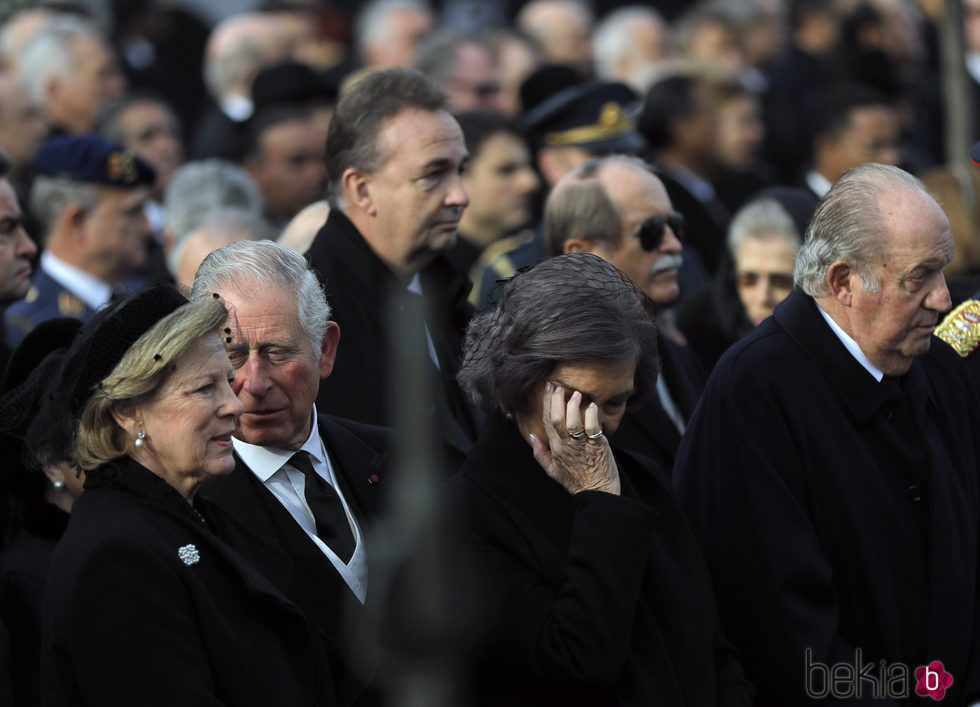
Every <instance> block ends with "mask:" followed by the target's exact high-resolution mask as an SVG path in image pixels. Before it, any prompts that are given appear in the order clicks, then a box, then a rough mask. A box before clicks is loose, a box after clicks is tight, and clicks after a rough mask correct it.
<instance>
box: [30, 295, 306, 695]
mask: <svg viewBox="0 0 980 707" xmlns="http://www.w3.org/2000/svg"><path fill="white" fill-rule="evenodd" d="M226 316H227V311H226V309H225V306H224V304H222V302H221V301H220V300H217V299H214V300H208V301H206V302H198V303H193V304H190V303H188V302H187V300H186V299H185V298H184V297H183V296H182V295H180V294H179V293H178V292H177V291H176V290H174V289H172V288H168V287H156V288H151V289H149V290H144V291H142V292H140V293H137V294H136V295H133V296H131V297H130V298H128V299H126V300H124V301H122V302H121V303H119V304H116V305H114V306H111V307H110V308H107V309H105V310H102V311H101V312H100V313H98V314H97V315H96V317H95V318H93V319H92V320H91V321H90V322H88V323H87V324H86V325H85V326H84V327H83V328H82V330H81V331H80V332H79V334H78V336H77V337H76V339H75V341H74V343H73V344H72V346H71V348H70V349H69V350H68V351H67V353H66V354H65V356H64V361H63V364H62V365H61V367H60V368H59V371H58V384H57V385H56V386H54V389H55V390H57V391H59V393H60V394H59V395H56V396H51V398H50V399H49V400H46V401H45V405H43V406H42V410H41V413H40V418H41V419H42V420H47V421H48V422H50V424H52V425H57V424H68V425H71V429H72V430H73V432H74V435H73V445H72V447H71V452H70V461H71V462H72V463H74V464H76V465H77V466H78V467H80V468H81V469H83V470H84V471H85V472H86V474H87V477H86V482H85V492H84V493H83V494H82V495H81V497H80V498H79V499H78V500H77V501H76V502H75V504H74V506H73V507H72V513H71V520H70V521H69V524H68V528H67V530H66V531H65V534H64V535H63V537H62V539H61V542H60V543H59V545H58V548H57V550H56V551H55V555H54V559H53V561H52V565H51V570H50V575H49V578H48V589H47V593H46V595H45V600H44V608H43V655H42V686H43V688H42V689H43V692H44V703H45V704H49V705H99V706H100V707H102V706H104V705H134V704H139V705H161V706H163V705H168V706H169V705H217V704H233V705H255V706H256V707H258V706H259V705H270V704H289V705H294V704H295V705H306V704H313V703H314V696H313V694H312V693H313V690H314V688H313V684H314V679H315V678H314V670H315V667H314V666H315V665H316V660H315V657H314V655H313V648H312V646H311V636H310V631H309V627H308V625H307V623H306V621H305V619H304V618H303V617H302V615H301V614H300V613H299V612H298V610H297V609H296V608H295V606H294V605H292V604H291V603H290V602H289V601H288V600H287V599H286V598H285V597H284V596H282V595H281V594H280V593H279V592H278V591H277V590H276V589H274V588H273V585H272V583H271V582H269V581H267V580H266V579H265V578H264V577H263V576H262V575H261V574H260V573H259V571H258V570H257V569H256V563H259V562H264V563H265V564H264V567H265V571H266V572H268V571H269V567H273V568H274V567H276V566H279V567H282V563H281V562H279V564H278V565H277V564H276V562H277V561H278V560H277V558H276V556H275V551H274V550H273V549H272V548H271V546H268V545H266V544H265V543H264V542H263V541H262V540H261V539H259V538H257V537H255V536H253V535H252V534H251V533H250V532H249V531H248V530H247V529H246V528H244V527H241V526H240V525H239V524H238V523H237V522H235V520H234V519H233V518H230V517H228V516H225V515H223V514H221V513H220V511H219V509H216V508H214V507H212V506H209V505H208V504H207V503H206V502H205V501H204V500H203V499H201V498H199V497H198V496H197V490H198V488H199V486H200V485H201V483H202V482H204V481H205V480H206V479H208V478H210V477H212V476H214V475H217V474H226V473H228V472H230V471H231V470H232V469H233V468H234V464H235V461H234V458H233V456H232V444H231V435H232V433H233V432H234V429H235V421H236V420H237V418H238V416H239V415H240V414H241V412H242V406H241V403H239V401H238V399H237V398H236V397H235V395H234V393H233V392H232V390H231V387H230V385H229V379H230V378H231V377H232V370H231V365H230V363H229V361H228V356H227V354H226V353H225V349H224V342H223V337H225V336H227V331H228V330H226V331H225V333H222V327H224V322H225V318H226ZM286 567H287V569H288V563H287V564H286Z"/></svg>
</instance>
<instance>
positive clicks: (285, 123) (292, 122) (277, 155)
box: [242, 105, 326, 229]
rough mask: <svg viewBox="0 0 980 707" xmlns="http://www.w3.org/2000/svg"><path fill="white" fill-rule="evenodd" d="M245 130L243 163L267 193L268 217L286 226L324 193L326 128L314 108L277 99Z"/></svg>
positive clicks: (260, 112) (264, 198) (281, 225)
mask: <svg viewBox="0 0 980 707" xmlns="http://www.w3.org/2000/svg"><path fill="white" fill-rule="evenodd" d="M245 135H246V138H245V143H244V146H245V152H244V157H243V162H242V163H243V165H244V167H245V169H246V170H247V171H248V173H249V174H250V175H251V176H252V179H254V180H255V184H256V185H257V186H258V187H259V191H260V192H261V193H262V199H263V201H264V202H265V217H266V219H267V220H268V221H269V222H270V223H272V224H273V225H274V226H275V227H276V228H277V229H282V228H283V227H284V226H285V225H286V224H287V223H289V220H290V219H291V218H292V217H293V216H295V215H296V214H298V213H299V212H300V211H301V210H302V209H303V207H305V206H308V205H309V204H312V203H313V202H314V201H317V200H318V199H321V198H323V194H324V189H325V188H326V172H325V170H324V166H323V150H324V144H325V141H324V134H323V130H322V128H321V126H320V125H319V124H318V123H317V121H316V119H315V117H314V114H313V113H312V112H311V111H310V110H308V109H304V108H296V107H292V106H289V105H273V106H270V107H268V108H263V109H262V110H260V111H259V112H258V113H256V114H255V115H254V116H252V118H251V119H249V121H248V124H247V129H246V132H245Z"/></svg>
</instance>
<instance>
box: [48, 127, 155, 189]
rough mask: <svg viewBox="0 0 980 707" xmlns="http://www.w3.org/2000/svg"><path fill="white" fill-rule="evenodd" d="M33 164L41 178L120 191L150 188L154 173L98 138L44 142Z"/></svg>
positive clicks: (127, 152)
mask: <svg viewBox="0 0 980 707" xmlns="http://www.w3.org/2000/svg"><path fill="white" fill-rule="evenodd" d="M34 164H35V166H36V167H37V170H38V172H39V173H40V174H44V175H47V176H49V177H66V178H68V179H75V180H78V181H80V182H91V183H93V184H102V185H105V186H108V187H117V188H120V189H134V188H136V187H140V186H149V185H152V184H153V182H154V181H155V180H156V171H154V169H153V167H151V166H150V165H149V164H147V163H146V162H144V161H143V160H141V159H140V158H139V157H137V156H136V153H134V152H133V151H132V150H130V149H128V148H127V147H124V146H123V145H120V144H118V143H114V142H106V141H105V140H103V139H102V138H101V137H99V136H98V135H56V136H55V137H52V138H51V139H49V140H48V141H47V142H45V143H44V144H43V145H42V146H41V149H40V150H39V151H38V153H37V157H36V158H35V160H34Z"/></svg>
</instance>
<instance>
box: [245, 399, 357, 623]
mask: <svg viewBox="0 0 980 707" xmlns="http://www.w3.org/2000/svg"><path fill="white" fill-rule="evenodd" d="M313 420H314V424H313V425H312V430H311V431H310V436H309V437H308V438H307V440H306V443H305V444H304V445H303V446H302V447H300V449H299V450H288V449H279V448H277V447H260V446H257V445H254V444H249V443H247V442H243V441H241V440H240V439H237V438H232V442H233V444H234V445H235V451H236V452H238V456H239V457H241V459H242V461H243V462H245V464H246V465H247V466H248V468H249V469H251V470H252V473H253V474H255V476H256V477H257V478H258V479H259V481H261V482H262V483H263V485H264V486H265V487H266V488H267V489H269V491H271V492H272V495H274V496H275V497H276V498H277V499H278V500H279V502H280V503H281V504H282V505H283V507H285V509H286V510H287V511H289V514H290V515H291V516H292V517H293V519H294V520H295V521H296V522H297V523H298V524H299V526H300V527H301V528H302V529H303V530H304V531H305V532H306V534H307V535H308V536H310V539H311V540H312V541H313V542H314V543H316V546H317V547H318V548H320V551H321V552H322V553H323V554H324V555H325V556H326V558H327V559H328V560H330V563H331V564H332V565H333V566H334V567H335V568H336V570H337V572H339V573H340V576H341V577H343V578H344V581H345V582H347V586H348V587H350V589H351V591H352V592H354V595H355V596H356V597H357V599H358V600H359V601H360V602H361V603H362V604H363V603H364V599H365V597H366V596H367V556H366V555H365V552H364V543H363V542H362V538H361V529H360V527H359V526H358V523H357V519H356V518H355V517H354V514H353V512H352V511H351V508H350V505H349V504H348V503H347V499H346V498H344V492H343V490H342V489H341V488H340V485H339V484H338V483H337V476H336V474H335V473H334V469H333V465H332V464H331V463H330V456H329V455H328V454H327V453H326V448H325V447H324V446H323V440H321V439H320V431H319V429H318V427H317V425H316V423H315V421H316V411H315V410H314V412H313ZM300 450H302V451H304V452H308V453H309V455H310V457H311V461H312V462H313V470H314V471H315V472H316V473H317V474H318V475H319V476H320V478H322V479H323V480H324V481H326V482H327V483H328V484H330V485H331V486H332V487H333V488H334V490H335V491H336V492H337V495H338V496H339V497H340V501H341V503H343V504H344V511H345V512H346V513H347V522H348V523H350V527H351V532H352V533H353V534H354V554H353V555H351V558H350V561H349V562H346V563H345V562H344V561H343V560H342V559H341V558H340V557H338V556H337V554H336V553H335V552H334V551H333V550H331V549H330V547H329V546H328V545H327V544H326V543H325V542H323V541H322V540H321V539H320V538H319V537H317V534H316V520H315V519H314V518H313V511H311V510H310V506H309V504H307V502H306V494H305V488H306V477H305V476H304V475H303V472H302V471H300V470H299V469H296V468H295V467H293V466H292V464H290V463H289V459H290V458H291V457H292V456H293V455H294V454H295V453H296V452H297V451H300Z"/></svg>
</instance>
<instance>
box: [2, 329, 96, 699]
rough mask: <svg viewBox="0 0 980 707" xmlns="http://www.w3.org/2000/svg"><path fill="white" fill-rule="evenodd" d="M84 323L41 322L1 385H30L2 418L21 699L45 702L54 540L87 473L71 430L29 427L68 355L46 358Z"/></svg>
mask: <svg viewBox="0 0 980 707" xmlns="http://www.w3.org/2000/svg"><path fill="white" fill-rule="evenodd" d="M81 325H82V323H81V322H80V321H78V320H77V319H71V318H58V319H49V320H48V321H46V322H42V323H41V324H40V325H38V326H37V327H36V328H35V329H34V330H33V331H31V333H30V334H28V335H27V337H25V339H24V341H23V342H21V344H20V346H18V347H17V350H16V351H15V352H14V355H13V357H12V359H11V363H10V368H9V369H8V371H7V375H6V376H5V378H4V379H3V385H2V388H0V393H8V392H10V391H11V390H13V389H15V388H17V386H19V385H21V384H25V388H24V394H23V395H22V396H21V397H20V399H21V402H22V403H23V406H22V407H20V409H19V410H15V409H14V408H12V407H9V406H8V407H6V408H5V411H6V414H7V417H6V419H5V420H4V421H3V422H2V423H0V427H2V431H0V444H2V445H3V448H4V452H5V457H4V458H5V459H6V462H5V465H9V466H8V467H7V468H8V469H9V470H10V474H11V476H12V482H13V485H12V486H13V487H12V491H13V493H12V498H11V502H12V503H11V506H12V515H11V520H10V528H9V531H8V540H7V544H6V546H5V548H4V550H3V552H2V553H0V583H2V584H0V619H2V620H3V623H4V624H6V626H7V630H8V631H9V633H10V640H11V643H12V645H13V646H14V647H15V649H16V650H14V651H12V653H11V662H10V673H11V675H12V676H13V678H14V680H13V683H12V684H13V689H14V695H15V697H16V700H17V702H16V704H18V705H39V704H41V677H40V665H41V600H42V598H43V596H44V587H45V585H46V584H47V578H48V569H49V568H50V566H51V558H52V556H53V555H54V549H55V546H56V545H57V544H58V540H60V539H61V536H62V534H63V533H64V532H65V528H66V527H67V525H68V518H69V513H71V507H72V504H73V503H74V502H75V499H77V498H78V497H79V496H80V495H81V493H82V483H83V482H84V481H85V475H84V474H83V473H81V472H80V471H79V470H78V469H77V468H75V467H73V466H72V465H71V463H69V462H68V461H66V459H67V458H68V449H67V445H68V442H69V441H70V437H69V435H68V434H67V432H65V433H64V434H62V435H60V436H59V435H58V433H57V431H56V430H34V431H29V427H30V424H31V422H32V421H33V418H34V415H36V413H37V410H38V408H39V406H40V404H41V400H42V397H43V396H44V395H47V394H48V393H47V392H46V390H45V385H46V384H48V383H50V380H51V379H52V377H53V375H54V373H55V370H56V366H57V365H58V364H59V363H60V361H61V358H60V356H61V354H57V355H55V356H53V357H52V360H50V361H45V357H46V356H47V355H48V354H49V353H51V352H53V351H57V350H59V349H62V353H63V349H64V348H66V347H68V346H69V345H70V344H71V342H72V340H73V339H74V338H75V334H76V333H77V332H78V330H79V328H80V327H81ZM42 361H44V363H42ZM39 364H40V365H39ZM35 369H37V371H36V373H35V374H34V378H30V376H31V374H32V372H35ZM8 443H9V448H8Z"/></svg>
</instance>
